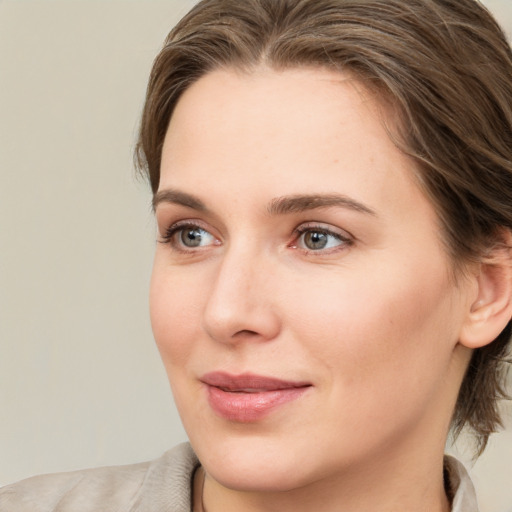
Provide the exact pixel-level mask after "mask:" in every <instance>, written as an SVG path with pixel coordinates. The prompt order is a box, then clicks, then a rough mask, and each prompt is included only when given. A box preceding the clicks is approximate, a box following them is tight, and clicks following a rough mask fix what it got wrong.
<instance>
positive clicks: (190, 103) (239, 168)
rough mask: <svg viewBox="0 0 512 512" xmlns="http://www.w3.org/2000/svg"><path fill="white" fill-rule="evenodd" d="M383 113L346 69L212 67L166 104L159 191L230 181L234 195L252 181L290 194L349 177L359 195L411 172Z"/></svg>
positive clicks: (386, 110)
mask: <svg viewBox="0 0 512 512" xmlns="http://www.w3.org/2000/svg"><path fill="white" fill-rule="evenodd" d="M391 117H392V109H390V108H389V107H388V105H386V104H384V103H383V102H382V101H380V100H378V99H377V98H376V96H375V94H372V93H370V92H369V91H368V90H367V89H366V88H365V87H364V86H363V85H362V84H361V83H360V82H359V81H358V80H356V79H355V78H354V77H353V76H352V75H350V74H345V73H340V72H334V71H329V70H325V69H307V68H306V69H303V68H300V69H288V70H285V71H279V72H278V71H273V70H270V69H268V68H260V69H256V70H254V71H253V72H251V73H242V72H237V71H235V70H231V69H224V70H217V71H214V72H211V73H209V74H207V75H205V76H204V77H202V78H201V79H200V80H198V81H197V82H196V83H194V84H193V85H192V86H191V87H190V88H189V89H187V91H186V92H185V93H184V94H183V96H182V97H181V99H180V100H179V102H178V104H177V106H176V108H175V111H174V113H173V116H172V119H171V122H170V124H169V128H168V131H167V134H166V137H165V142H164V148H163V154H162V166H161V173H162V175H161V181H160V188H165V187H168V186H173V187H176V186H180V183H181V182H183V185H187V183H194V186H196V187H197V186H198V184H199V183H204V184H207V183H208V182H209V184H208V186H211V184H212V183H215V184H216V188H220V187H221V185H222V184H223V183H224V184H225V185H227V184H228V183H225V180H227V181H228V182H229V183H231V182H232V180H233V178H236V179H239V180H241V181H242V182H243V183H242V184H243V185H244V187H241V188H240V194H241V193H242V190H243V189H245V188H246V187H247V186H249V185H251V184H252V190H249V192H251V193H252V195H255V194H256V193H257V189H258V185H262V186H263V187H264V189H265V191H269V192H270V191H271V190H272V189H273V188H275V189H277V188H279V186H280V185H282V184H283V183H284V182H286V183H287V186H288V188H289V189H290V190H289V192H290V193H303V192H304V190H303V189H304V187H306V188H307V187H313V186H314V187H316V188H318V187H320V188H322V187H323V188H325V189H327V191H329V190H330V189H331V188H332V187H336V186H340V187H342V188H343V187H345V188H349V187H350V186H351V183H352V182H354V181H357V182H358V184H359V188H361V187H363V188H364V187H365V186H366V188H367V191H368V193H369V192H371V190H373V189H375V188H376V187H375V185H377V184H378V183H380V184H383V183H385V182H386V181H387V180H388V181H389V180H391V181H393V180H397V179H401V180H403V179H412V175H413V173H412V172H411V171H412V170H413V168H414V163H413V162H412V160H410V159H409V158H407V157H406V156H405V155H403V154H402V153H401V152H400V151H399V150H398V149H397V147H396V146H395V145H394V144H393V143H392V142H391V140H390V138H389V133H388V125H389V124H391ZM398 174H400V176H398ZM294 188H296V189H300V190H292V189H294ZM377 188H378V187H377ZM383 191H384V190H382V187H381V192H383ZM391 191H392V190H391V189H390V192H391ZM276 192H277V190H276ZM354 192H355V191H354ZM390 200H391V198H390Z"/></svg>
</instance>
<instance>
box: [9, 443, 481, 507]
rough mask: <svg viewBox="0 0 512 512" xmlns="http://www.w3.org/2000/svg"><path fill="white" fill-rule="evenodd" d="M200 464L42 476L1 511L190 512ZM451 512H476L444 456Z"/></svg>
mask: <svg viewBox="0 0 512 512" xmlns="http://www.w3.org/2000/svg"><path fill="white" fill-rule="evenodd" d="M198 465H199V461H198V460H197V457H196V456H195V454H194V452H193V451H192V448H191V447H190V445H189V444H188V443H184V444H180V445H178V446H176V447H175V448H173V449H172V450H169V451H168V452H166V453H165V454H164V455H163V456H162V457H160V458H159V459H156V460H154V461H151V462H144V463H141V464H133V465H130V466H114V467H105V468H96V469H86V470H84V471H74V472H71V473H56V474H53V475H42V476H35V477H33V478H28V479H27V480H22V481H21V482H18V483H16V484H12V485H8V486H6V487H3V488H2V489H0V512H190V511H191V492H192V478H193V475H194V471H195V469H196V468H197V467H198ZM446 468H447V470H448V474H449V479H450V484H451V488H452V491H453V495H454V498H453V508H452V512H478V506H477V502H476V496H475V490H474V488H473V484H472V483H471V480H470V478H469V475H468V473H467V471H466V469H465V468H464V466H463V465H462V464H461V463H460V462H458V461H457V460H456V459H454V458H453V457H446Z"/></svg>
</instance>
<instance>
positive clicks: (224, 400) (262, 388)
mask: <svg viewBox="0 0 512 512" xmlns="http://www.w3.org/2000/svg"><path fill="white" fill-rule="evenodd" d="M200 380H201V382H202V383H203V384H205V386H206V390H207V394H208V402H209V404H210V407H211V408H212V409H213V410H214V411H215V412H216V413H217V414H218V415H219V416H221V417H223V418H225V419H227V420H230V421H235V422H239V423H252V422H256V421H258V420H261V419H263V418H265V417H266V416H267V415H268V414H270V413H271V412H272V411H274V410H275V409H276V408H278V407H280V406H282V405H285V404H287V403H289V402H291V401H293V400H296V399H298V398H299V397H300V396H302V395H303V394H304V393H305V392H306V391H307V390H308V389H309V388H310V387H311V383H309V382H304V381H286V380H281V379H276V378H273V377H265V376H262V375H255V374H252V373H244V374H240V375H232V374H229V373H225V372H211V373H207V374H205V375H204V376H203V377H202V378H201V379H200Z"/></svg>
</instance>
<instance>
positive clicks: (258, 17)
mask: <svg viewBox="0 0 512 512" xmlns="http://www.w3.org/2000/svg"><path fill="white" fill-rule="evenodd" d="M260 64H265V65H267V66H269V67H271V68H274V69H283V68H290V67H297V66H308V67H311V66H321V67H326V68H329V69H337V70H345V71H346V70H349V71H350V72H352V73H353V74H355V76H356V77H358V78H359V79H360V80H361V81H362V82H363V83H365V84H366V85H367V86H368V87H369V88H370V89H372V90H376V91H378V92H379V93H380V94H381V97H386V98H389V99H390V100H391V102H392V104H393V105H394V107H395V108H396V110H397V112H398V114H399V119H400V123H399V124H400V127H399V133H398V134H397V136H396V141H395V142H396V143H397V144H398V145H399V146H400V148H401V149H402V150H403V151H405V152H406V153H407V154H408V155H410V156H411V157H412V158H413V159H414V160H416V161H417V163H418V164H419V165H418V168H419V176H417V178H418V180H419V182H420V185H421V186H422V187H423V189H424V190H425V192H426V193H427V194H428V196H429V197H430V199H431V200H432V202H433V203H434V205H435V206H436V208H437V211H438V215H439V219H440V224H441V228H442V229H441V232H442V234H443V236H444V240H445V242H446V245H447V248H448V250H449V252H450V254H451V255H452V256H453V260H454V261H455V262H461V261H462V262H464V261H465V262H467V261H478V260H479V259H480V258H482V257H483V256H484V255H485V252H486V250H488V249H489V248H490V247H492V246H493V245H495V244H496V243H498V242H499V233H500V232H501V233H502V232H503V229H505V230H512V54H511V51H510V47H509V45H508V43H507V41H506V38H505V36H504V35H503V33H502V31H501V29H500V28H499V26H498V25H497V23H496V21H495V20H494V19H493V17H492V16H491V15H490V14H489V13H488V11H487V10H486V9H485V8H484V7H483V6H482V5H481V4H480V3H479V2H477V1H475V0H243V1H240V0H203V1H202V2H200V3H199V4H197V5H196V6H195V7H194V8H193V9H192V10H191V11H190V13H189V14H188V15H186V16H185V17H184V18H183V19H182V20H181V22H180V23H179V24H178V25H177V26H176V27H175V28H174V29H173V30H172V32H171V33H170V34H169V36H168V38H167V40H166V42H165V44H164V47H163V49H162V50H161V52H160V54H159V55H158V56H157V58H156V60H155V63H154V66H153V70H152V72H151V77H150V81H149V85H148V90H147V97H146V103H145V107H144V111H143V116H142V121H141V127H140V136H139V141H138V145H137V151H136V157H137V161H138V165H139V168H140V169H141V170H142V171H143V172H144V173H147V176H148V178H149V181H150V183H151V187H152V190H153V193H155V192H156V190H157V189H158V184H159V179H160V159H161V153H162V146H163V141H164V137H165V134H166V131H167V127H168V124H169V121H170V118H171V116H172V112H173V109H174V107H175V105H176V103H177V101H178V99H179V98H180V96H181V94H182V93H183V92H184V91H185V90H186V89H187V87H189V86H190V85H191V84H192V83H193V82H195V81H197V80H198V79H199V78H200V77H201V76H203V75H204V74H206V73H208V72H209V71H211V70H213V69H216V68H220V67H232V68H237V69H242V70H244V69H247V70H250V69H251V68H252V67H254V66H257V65H260ZM382 95H384V96H382ZM511 329H512V328H511V324H510V323H509V324H508V325H507V327H506V328H505V330H504V331H503V332H502V333H501V334H500V335H499V336H498V338H497V339H496V340H495V341H494V342H493V343H491V344H489V345H487V346H485V347H483V348H480V349H477V350H475V351H474V353H473V356H472V360H471V362H470V365H469V368H468V370H467V373H466V376H465V378H464V381H463V383H462V386H461V389H460V393H459V397H458V401H457V405H456V409H455V413H454V417H453V422H452V428H453V431H454V432H455V433H457V434H458V433H459V432H460V430H461V429H462V427H463V426H465V425H467V426H468V427H469V428H470V429H472V430H473V432H474V433H475V434H476V435H477V440H478V443H479V444H478V453H481V452H482V451H483V449H484V448H485V445H486V443H487V440H488V437H489V435H490V434H491V433H493V432H495V431H496V430H497V428H498V427H499V426H500V425H501V421H500V416H499V412H498V400H499V399H500V398H504V397H505V396H506V393H505V373H506V372H505V368H506V367H505V364H504V363H505V361H504V358H505V355H506V353H507V348H508V344H509V339H510V334H511Z"/></svg>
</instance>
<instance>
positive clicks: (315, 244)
mask: <svg viewBox="0 0 512 512" xmlns="http://www.w3.org/2000/svg"><path fill="white" fill-rule="evenodd" d="M328 242H329V235H328V234H327V233H324V232H322V231H308V232H307V233H304V245H305V246H306V247H307V248H308V249H310V250H312V251H315V250H316V251H317V250H319V249H325V248H326V247H327V244H328Z"/></svg>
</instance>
